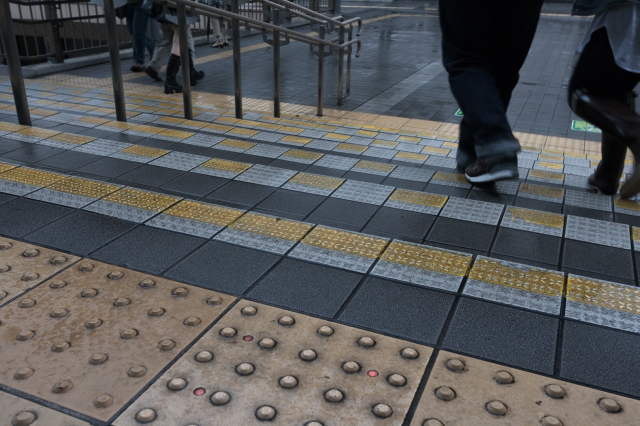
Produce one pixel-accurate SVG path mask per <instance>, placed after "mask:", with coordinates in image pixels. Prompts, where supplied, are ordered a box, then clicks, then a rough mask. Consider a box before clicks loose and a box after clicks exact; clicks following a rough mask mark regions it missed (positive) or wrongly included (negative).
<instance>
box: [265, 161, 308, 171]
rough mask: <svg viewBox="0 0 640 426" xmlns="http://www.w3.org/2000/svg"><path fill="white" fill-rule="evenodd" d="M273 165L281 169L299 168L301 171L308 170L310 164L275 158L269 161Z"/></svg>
mask: <svg viewBox="0 0 640 426" xmlns="http://www.w3.org/2000/svg"><path fill="white" fill-rule="evenodd" d="M269 166H271V167H278V168H280V169H288V170H297V171H299V172H301V171H303V170H306V169H307V168H308V167H309V165H308V164H304V163H296V162H295V161H286V160H279V159H275V160H273V161H272V162H270V163H269Z"/></svg>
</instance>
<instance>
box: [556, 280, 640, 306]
mask: <svg viewBox="0 0 640 426" xmlns="http://www.w3.org/2000/svg"><path fill="white" fill-rule="evenodd" d="M567 300H571V301H573V302H579V303H585V304H588V305H594V306H599V307H602V308H608V309H614V310H616V311H623V312H630V313H633V314H640V289H638V288H636V287H631V286H628V285H622V284H614V283H606V282H601V281H597V280H592V279H589V278H582V277H576V276H573V275H570V276H569V282H568V285H567Z"/></svg>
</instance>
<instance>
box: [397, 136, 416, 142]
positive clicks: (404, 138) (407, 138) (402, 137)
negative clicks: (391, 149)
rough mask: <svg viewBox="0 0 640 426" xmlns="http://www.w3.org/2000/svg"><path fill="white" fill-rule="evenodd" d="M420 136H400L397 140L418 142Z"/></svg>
mask: <svg viewBox="0 0 640 426" xmlns="http://www.w3.org/2000/svg"><path fill="white" fill-rule="evenodd" d="M420 140H421V139H420V138H414V137H412V136H400V137H399V138H398V142H410V143H418V142H420Z"/></svg>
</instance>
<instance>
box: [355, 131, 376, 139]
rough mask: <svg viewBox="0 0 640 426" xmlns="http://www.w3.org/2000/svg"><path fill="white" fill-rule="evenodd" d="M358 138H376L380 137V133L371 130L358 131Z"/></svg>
mask: <svg viewBox="0 0 640 426" xmlns="http://www.w3.org/2000/svg"><path fill="white" fill-rule="evenodd" d="M356 135H357V136H364V137H366V138H375V137H377V136H378V132H371V131H369V130H358V131H357V132H356Z"/></svg>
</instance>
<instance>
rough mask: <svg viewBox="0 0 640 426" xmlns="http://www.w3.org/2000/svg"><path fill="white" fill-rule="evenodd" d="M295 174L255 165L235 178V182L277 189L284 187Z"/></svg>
mask: <svg viewBox="0 0 640 426" xmlns="http://www.w3.org/2000/svg"><path fill="white" fill-rule="evenodd" d="M296 173H297V172H295V171H293V170H288V169H281V168H279V167H271V166H264V165H262V164H255V165H253V166H252V167H251V168H250V169H248V170H247V171H246V172H244V173H242V174H241V175H240V176H238V177H236V180H239V181H242V182H249V183H255V184H258V185H266V186H272V187H276V188H278V187H280V186H282V185H284V184H285V183H286V182H287V181H288V180H289V179H291V178H292V177H293V176H294V175H295V174H296Z"/></svg>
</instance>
